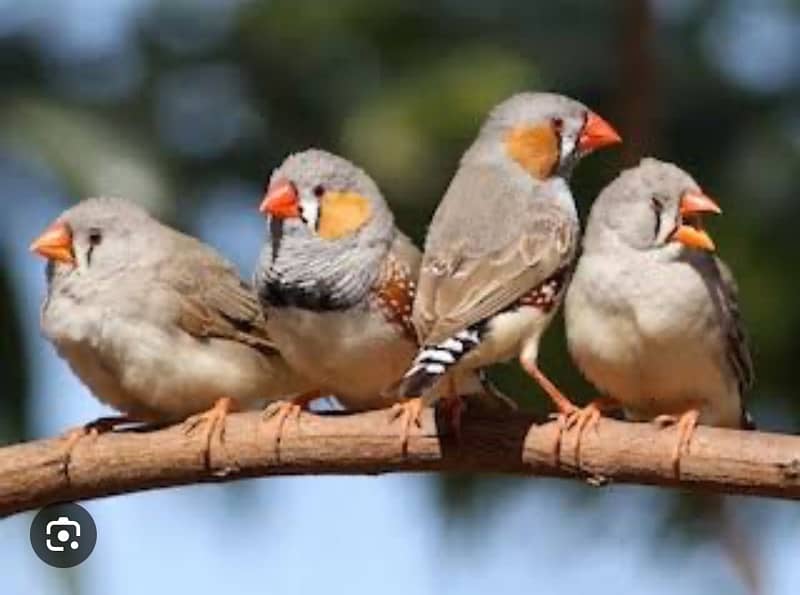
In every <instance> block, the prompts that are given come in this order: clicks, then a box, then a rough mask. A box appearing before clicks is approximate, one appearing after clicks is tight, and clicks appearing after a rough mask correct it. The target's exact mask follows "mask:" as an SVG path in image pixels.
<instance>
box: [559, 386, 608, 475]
mask: <svg viewBox="0 0 800 595" xmlns="http://www.w3.org/2000/svg"><path fill="white" fill-rule="evenodd" d="M619 408H620V404H619V402H618V401H615V400H614V399H609V398H606V397H602V398H599V399H594V400H593V401H591V402H590V403H589V404H588V405H586V407H581V408H576V409H575V410H573V411H572V412H571V413H568V414H567V416H566V422H565V423H566V429H567V430H572V429H576V430H577V431H578V436H577V437H576V439H575V461H576V464H577V465H578V467H580V466H581V444H582V442H583V437H584V435H585V434H586V432H588V431H589V430H591V429H593V428H596V427H597V422H598V421H600V418H601V417H602V415H603V413H604V412H607V411H614V410H616V409H619Z"/></svg>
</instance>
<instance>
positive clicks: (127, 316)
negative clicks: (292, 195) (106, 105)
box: [31, 198, 313, 458]
mask: <svg viewBox="0 0 800 595" xmlns="http://www.w3.org/2000/svg"><path fill="white" fill-rule="evenodd" d="M31 250H32V251H33V252H35V253H37V254H39V255H40V256H42V257H44V258H46V259H47V261H48V263H47V298H46V299H45V301H44V305H43V306H42V315H41V325H42V332H43V333H44V335H45V337H47V339H49V340H50V341H51V342H52V343H53V345H54V346H55V347H56V350H57V351H58V353H59V355H61V357H63V358H64V359H65V360H66V361H67V363H69V365H70V367H71V368H72V370H73V371H74V372H75V374H76V375H77V376H78V377H79V378H80V379H81V380H82V381H83V383H84V384H85V385H86V386H87V387H88V388H89V390H91V391H92V393H93V394H94V395H95V396H96V397H97V398H98V399H100V400H101V401H103V402H104V403H107V404H108V405H110V406H112V407H114V408H115V409H117V410H118V411H120V412H122V413H123V414H124V415H123V416H119V417H112V418H101V419H100V420H98V421H96V422H93V423H90V424H88V425H87V426H86V427H85V428H80V429H78V430H77V431H73V432H71V433H70V434H69V435H68V436H69V439H68V441H67V445H66V452H67V458H68V457H69V453H70V452H71V450H72V446H73V445H74V444H75V442H76V441H77V439H79V438H80V437H81V436H82V435H84V434H85V433H87V432H90V431H91V432H92V433H94V432H99V431H107V430H111V429H113V427H114V426H115V425H119V424H124V423H128V422H147V423H168V422H177V421H183V420H186V426H185V429H186V431H187V432H189V431H194V430H195V429H198V430H202V431H203V435H204V437H205V440H206V443H207V445H210V443H211V440H212V438H213V437H214V436H216V437H218V438H219V439H221V438H222V436H223V430H224V419H225V415H226V414H227V412H228V410H229V409H242V408H249V407H255V406H262V405H263V403H264V401H268V400H270V399H274V398H277V397H283V396H291V395H294V394H298V393H303V392H306V391H308V390H310V389H312V388H313V384H311V383H310V382H308V381H306V380H305V379H303V378H302V377H300V376H299V375H297V374H296V373H294V372H293V371H292V370H291V368H290V367H289V366H288V365H287V363H286V362H285V361H284V360H283V358H282V357H281V356H280V353H278V351H277V349H276V348H275V346H274V345H273V343H272V341H271V340H270V338H269V335H268V334H267V330H266V323H265V320H264V316H263V314H262V312H261V307H260V305H259V303H258V298H257V297H256V295H255V293H254V292H253V290H252V289H251V288H250V287H249V286H248V285H247V284H245V283H244V282H243V281H241V280H240V278H239V275H238V273H237V272H236V269H235V267H234V266H233V265H231V264H229V263H228V262H226V261H225V260H224V259H223V258H222V257H221V256H220V255H219V254H217V253H216V252H215V251H214V250H212V249H211V248H210V247H208V246H206V245H205V244H203V243H201V242H199V241H198V240H196V239H194V238H192V237H189V236H186V235H184V234H182V233H179V232H177V231H175V230H174V229H171V228H169V227H167V226H165V225H162V224H161V223H159V222H158V221H156V220H155V219H153V218H152V217H150V215H148V213H147V212H146V211H144V210H143V209H142V208H141V207H139V206H137V205H136V204H134V203H131V202H128V201H126V200H122V199H118V198H92V199H88V200H85V201H83V202H81V203H79V204H77V205H75V206H74V207H72V208H71V209H68V210H67V211H65V212H64V213H62V214H61V215H60V216H59V217H58V219H57V220H56V221H55V223H53V224H52V225H51V226H50V227H49V228H48V229H47V230H46V231H45V232H44V233H43V234H42V235H41V236H40V237H39V238H38V239H37V240H36V241H35V242H34V243H33V245H32V246H31Z"/></svg>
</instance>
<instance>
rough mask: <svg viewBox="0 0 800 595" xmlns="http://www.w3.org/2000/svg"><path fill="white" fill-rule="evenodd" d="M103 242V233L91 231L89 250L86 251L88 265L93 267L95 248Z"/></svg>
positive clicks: (95, 230)
mask: <svg viewBox="0 0 800 595" xmlns="http://www.w3.org/2000/svg"><path fill="white" fill-rule="evenodd" d="M102 241H103V232H101V231H100V230H99V229H90V230H89V248H88V249H87V250H86V264H87V265H89V266H91V264H92V253H93V252H94V249H95V247H97V246H99V245H100V243H101V242H102Z"/></svg>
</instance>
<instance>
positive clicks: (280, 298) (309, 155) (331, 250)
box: [255, 149, 396, 309]
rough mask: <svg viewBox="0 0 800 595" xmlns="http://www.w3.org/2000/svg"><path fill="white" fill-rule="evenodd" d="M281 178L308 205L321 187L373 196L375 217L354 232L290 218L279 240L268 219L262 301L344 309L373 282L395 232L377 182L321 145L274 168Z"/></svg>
mask: <svg viewBox="0 0 800 595" xmlns="http://www.w3.org/2000/svg"><path fill="white" fill-rule="evenodd" d="M279 180H287V181H289V182H291V183H292V184H294V186H295V188H296V190H297V193H298V195H299V197H300V201H301V204H306V205H318V196H317V195H318V194H319V193H320V192H321V191H320V190H319V189H318V188H320V187H321V188H322V189H324V191H334V192H355V193H357V194H360V195H361V196H363V197H364V198H366V199H367V200H368V201H369V204H370V217H369V219H368V220H367V222H366V223H365V224H364V225H363V226H362V227H361V228H359V229H358V230H356V231H355V232H354V233H352V234H349V235H346V236H344V237H341V238H337V239H326V238H322V237H320V236H319V235H317V233H316V232H315V230H314V229H313V227H314V226H313V224H312V225H309V224H308V223H306V222H304V221H302V220H300V219H297V218H294V219H286V220H284V221H283V225H282V228H283V229H282V237H281V239H280V242H279V244H278V243H274V242H273V241H272V237H271V236H270V234H271V229H270V228H271V227H272V226H271V225H267V238H266V241H265V242H264V247H263V249H262V252H261V256H260V261H259V266H258V269H257V271H256V275H255V278H256V284H257V286H258V288H259V294H260V297H261V299H262V301H264V302H265V303H266V304H268V305H272V306H282V305H294V306H298V307H304V308H311V309H341V308H346V307H349V306H351V305H353V304H355V303H358V302H360V301H361V300H362V298H363V297H364V295H365V294H366V293H367V291H368V290H369V289H370V287H372V285H373V284H374V282H375V280H376V278H377V275H378V273H379V270H380V263H381V262H382V261H383V259H384V257H385V256H386V253H387V251H388V249H389V246H390V244H391V242H392V240H393V239H394V236H395V233H396V230H395V227H394V218H393V216H392V213H391V211H390V210H389V207H388V205H387V204H386V202H385V200H384V198H383V196H382V195H381V193H380V190H379V189H378V187H377V185H376V184H375V182H374V181H373V180H372V179H371V178H370V177H369V176H368V175H367V174H366V172H364V171H363V170H362V169H360V168H358V167H356V166H355V165H353V164H352V163H350V162H349V161H347V160H346V159H343V158H341V157H338V156H336V155H333V154H331V153H328V152H326V151H321V150H318V149H309V150H307V151H303V152H301V153H296V154H294V155H291V156H289V157H288V158H287V159H286V160H285V161H284V162H283V164H282V165H281V166H280V167H279V168H278V169H276V170H275V172H273V174H272V177H271V183H275V182H276V181H279ZM315 208H317V209H318V207H315ZM276 244H277V245H279V250H278V252H277V254H276V253H275V248H276Z"/></svg>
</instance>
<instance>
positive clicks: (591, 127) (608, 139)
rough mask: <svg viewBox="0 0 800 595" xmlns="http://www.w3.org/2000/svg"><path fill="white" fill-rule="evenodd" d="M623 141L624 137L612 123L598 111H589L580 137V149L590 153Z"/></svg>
mask: <svg viewBox="0 0 800 595" xmlns="http://www.w3.org/2000/svg"><path fill="white" fill-rule="evenodd" d="M621 142H622V137H621V136H620V135H619V134H618V133H617V131H616V130H614V128H613V127H612V126H611V124H609V123H608V122H606V121H605V120H604V119H603V118H601V117H600V116H598V115H597V114H596V113H594V112H589V115H588V116H587V117H586V124H584V125H583V130H582V131H581V135H580V138H579V139H578V149H579V150H580V151H581V152H582V153H589V152H591V151H594V150H596V149H602V148H603V147H607V146H609V145H616V144H617V143H621Z"/></svg>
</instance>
